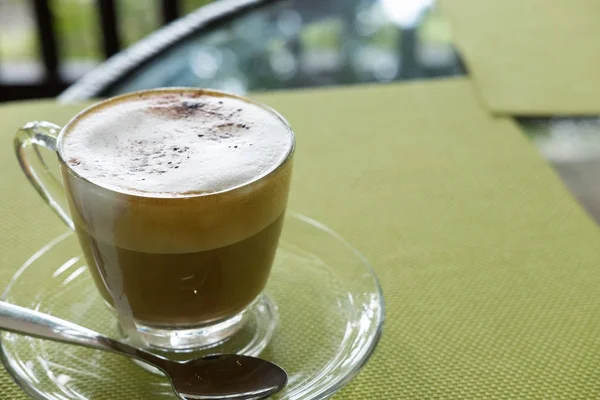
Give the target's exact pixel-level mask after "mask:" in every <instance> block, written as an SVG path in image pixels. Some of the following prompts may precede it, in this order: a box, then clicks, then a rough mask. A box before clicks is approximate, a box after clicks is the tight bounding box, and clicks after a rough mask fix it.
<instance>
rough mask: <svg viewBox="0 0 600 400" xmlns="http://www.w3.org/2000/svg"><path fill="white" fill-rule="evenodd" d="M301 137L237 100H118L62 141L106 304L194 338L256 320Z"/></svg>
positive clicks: (190, 93) (68, 179)
mask: <svg viewBox="0 0 600 400" xmlns="http://www.w3.org/2000/svg"><path fill="white" fill-rule="evenodd" d="M293 149H294V137H293V134H292V132H291V130H290V129H289V126H288V125H287V123H286V122H285V121H284V120H283V119H282V118H281V117H280V116H279V115H278V114H276V113H275V112H274V111H272V110H270V109H267V108H265V107H263V106H260V105H257V104H254V103H252V102H250V101H248V100H244V99H242V98H238V97H236V96H233V95H225V94H222V93H217V92H210V91H202V90H190V89H166V90H156V91H149V92H143V93H134V94H131V95H125V96H121V97H117V98H116V99H113V100H109V101H106V102H103V103H101V104H100V105H97V106H95V107H92V108H90V109H88V110H87V111H85V112H83V113H82V114H81V115H79V116H78V117H77V118H76V119H75V120H73V121H72V122H71V123H70V124H69V125H68V126H67V127H66V128H65V132H64V134H63V135H62V137H61V140H60V141H59V155H60V157H61V158H62V160H63V162H64V163H65V166H63V168H62V174H63V179H64V182H65V186H66V189H67V190H66V192H67V194H68V200H69V205H70V209H71V214H72V217H73V221H74V223H75V228H76V232H77V234H78V237H79V240H80V243H81V246H82V248H83V252H84V255H85V257H86V259H87V262H88V264H89V266H90V270H91V272H92V275H93V276H94V278H95V281H96V284H97V286H98V288H99V290H100V293H101V294H102V295H103V297H104V298H105V299H106V300H107V302H108V303H110V304H111V305H113V306H115V307H116V308H117V311H119V312H122V310H123V308H124V307H127V310H128V312H130V313H131V315H132V316H133V318H134V319H135V320H136V322H138V323H139V324H142V325H144V326H150V327H160V328H187V327H196V326H203V325H208V324H212V323H215V322H218V321H221V320H225V319H227V318H230V317H232V316H234V315H236V314H237V313H239V312H241V311H243V310H244V309H246V308H247V307H248V306H249V305H250V304H251V303H252V302H253V301H254V300H255V299H256V298H257V296H258V295H259V294H260V293H261V291H262V290H263V288H264V286H265V283H266V281H267V277H268V275H269V271H270V268H271V264H272V262H273V258H274V255H275V250H276V247H277V242H278V239H279V234H280V231H281V227H282V223H283V218H284V213H285V208H286V203H287V197H288V191H289V184H290V178H291V168H292V162H291V161H292V153H293Z"/></svg>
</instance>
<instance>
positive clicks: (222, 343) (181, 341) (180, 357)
mask: <svg viewBox="0 0 600 400" xmlns="http://www.w3.org/2000/svg"><path fill="white" fill-rule="evenodd" d="M277 322H278V314H277V306H276V305H275V303H273V302H272V301H271V299H270V298H269V297H268V296H265V295H261V296H260V297H259V298H258V299H257V300H256V301H255V302H254V303H253V304H252V305H251V306H250V307H248V308H247V309H246V310H244V311H242V312H241V313H239V314H237V315H234V316H233V317H231V318H229V319H227V320H224V321H220V322H218V323H216V324H213V325H210V326H202V327H198V328H195V329H157V328H152V327H147V326H143V325H139V324H136V327H137V331H136V332H135V333H134V335H135V336H136V339H135V342H136V343H133V342H132V344H134V345H136V346H140V347H144V348H145V349H146V350H147V351H150V352H152V353H155V354H158V355H162V356H164V357H166V358H169V359H172V360H175V361H186V360H191V359H194V358H198V357H203V356H206V355H208V354H212V353H238V354H243V355H249V356H258V355H259V354H260V353H261V352H262V351H263V350H264V348H265V347H266V346H267V344H268V343H269V341H270V340H271V338H272V336H273V333H274V332H275V329H276V327H277ZM118 328H119V329H118V331H119V335H120V336H121V340H122V341H124V342H131V339H130V338H131V336H130V335H127V334H126V333H125V332H124V330H123V329H122V327H121V326H120V325H119V326H118ZM136 364H138V365H140V366H141V367H143V368H144V369H146V370H147V371H150V372H154V373H159V371H158V370H157V369H155V368H153V367H151V366H149V365H147V364H144V363H142V362H137V361H136Z"/></svg>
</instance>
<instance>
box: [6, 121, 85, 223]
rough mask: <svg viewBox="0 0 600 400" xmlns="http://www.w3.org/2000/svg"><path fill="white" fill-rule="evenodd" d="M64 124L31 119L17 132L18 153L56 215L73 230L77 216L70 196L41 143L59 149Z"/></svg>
mask: <svg viewBox="0 0 600 400" xmlns="http://www.w3.org/2000/svg"><path fill="white" fill-rule="evenodd" d="M60 130H61V128H60V126H58V125H55V124H52V123H50V122H43V121H40V122H30V123H28V124H26V125H25V126H23V127H22V128H21V129H19V131H18V132H17V136H15V153H16V154H17V159H18V160H19V164H20V165H21V169H23V172H24V173H25V175H26V176H27V179H29V182H31V184H32V185H33V187H34V188H35V190H37V192H38V193H39V194H40V196H42V198H43V199H44V200H45V201H46V203H48V205H49V206H50V207H51V208H52V210H54V212H55V213H56V215H58V216H59V218H60V219H61V220H62V221H63V222H64V223H65V224H67V226H68V227H69V228H71V229H72V230H74V229H75V226H74V225H73V220H72V219H71V217H70V216H69V213H68V212H67V209H68V207H67V199H66V196H65V192H64V188H63V186H62V183H61V182H60V180H59V179H58V178H57V177H56V176H55V175H54V174H53V173H52V171H50V168H48V165H47V164H46V162H45V161H44V159H43V157H42V155H41V154H40V152H39V147H40V146H41V147H45V148H47V149H50V150H52V151H54V152H56V151H57V147H56V142H57V139H58V134H59V133H60Z"/></svg>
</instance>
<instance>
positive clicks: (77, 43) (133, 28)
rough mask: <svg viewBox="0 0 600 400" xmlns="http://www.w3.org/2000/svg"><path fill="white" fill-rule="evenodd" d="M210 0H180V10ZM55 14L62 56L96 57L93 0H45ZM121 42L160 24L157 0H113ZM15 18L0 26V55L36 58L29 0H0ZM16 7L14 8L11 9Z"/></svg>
mask: <svg viewBox="0 0 600 400" xmlns="http://www.w3.org/2000/svg"><path fill="white" fill-rule="evenodd" d="M210 1H211V0H181V13H182V14H184V15H185V14H187V13H189V12H192V11H194V10H196V9H197V8H199V7H202V6H203V5H206V4H207V3H209V2H210ZM49 2H50V7H51V10H52V13H53V15H54V17H55V26H56V32H57V35H58V38H57V39H58V42H59V46H60V52H61V56H62V58H63V59H66V60H100V59H101V57H102V53H101V45H100V43H101V40H100V35H101V28H100V22H99V18H98V11H97V5H96V0H49ZM116 4H117V13H118V19H119V21H118V25H119V32H120V34H121V39H122V46H123V47H127V46H129V45H131V44H132V43H135V42H137V41H138V40H140V39H141V38H143V37H144V36H146V35H148V34H149V33H151V32H152V31H154V30H156V29H157V28H159V27H160V26H161V17H160V2H159V1H158V0H116ZM3 7H6V8H7V9H8V7H10V9H11V11H12V14H14V15H16V16H17V18H18V19H19V21H17V22H15V23H14V25H12V24H11V26H6V25H3V26H0V59H3V60H32V59H36V58H37V53H38V49H37V40H36V32H35V25H34V22H33V12H32V11H31V9H30V7H31V2H30V1H29V0H0V12H1V11H2V8H3ZM15 11H16V12H15Z"/></svg>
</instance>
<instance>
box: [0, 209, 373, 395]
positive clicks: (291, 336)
mask: <svg viewBox="0 0 600 400" xmlns="http://www.w3.org/2000/svg"><path fill="white" fill-rule="evenodd" d="M265 293H266V295H265V296H264V297H263V299H261V300H260V301H259V302H257V304H256V305H255V307H254V309H253V311H252V313H250V316H249V322H248V324H247V326H246V327H245V328H244V329H242V332H241V333H240V334H238V335H236V336H235V337H234V338H232V339H230V340H228V341H226V342H224V343H222V344H219V345H217V346H216V347H213V348H211V349H209V350H207V351H208V352H210V353H215V352H233V351H236V352H241V353H245V354H253V355H260V356H261V357H262V358H265V359H268V360H271V361H273V362H275V363H277V364H279V365H280V366H282V367H283V368H284V369H285V370H286V371H287V372H288V374H289V383H288V385H287V387H286V388H285V389H284V390H283V391H282V392H281V393H279V394H278V395H277V396H275V398H276V399H290V400H292V399H302V400H309V399H323V398H327V397H329V396H330V395H331V394H332V393H334V392H335V391H337V390H339V389H340V388H341V387H342V386H344V385H345V384H346V383H348V382H349V381H350V379H351V378H352V377H353V376H354V375H355V374H356V373H357V372H358V371H359V369H360V368H361V367H362V366H363V365H364V364H365V362H366V361H367V359H368V358H369V357H370V355H371V354H372V353H373V350H374V349H375V347H376V345H377V342H378V340H379V337H380V334H381V327H382V323H383V296H382V293H381V289H380V287H379V284H378V282H377V278H376V276H375V274H374V273H373V270H372V269H371V267H370V266H369V264H368V262H367V261H366V260H365V259H364V257H363V256H361V254H360V253H359V252H358V251H357V250H356V249H354V248H353V247H351V246H350V245H349V244H348V243H347V242H346V241H344V239H342V238H341V237H340V236H339V235H338V234H337V233H335V232H333V231H332V230H330V229H328V228H327V227H325V226H323V225H322V224H320V223H319V222H316V221H314V220H312V219H310V218H307V217H304V216H301V215H297V214H291V215H289V216H288V218H287V219H286V222H285V226H284V230H283V233H282V237H281V243H280V247H279V249H278V252H277V257H276V260H275V264H274V266H273V271H272V274H271V276H270V278H269V283H268V285H267V289H266V292H265ZM3 300H5V301H8V302H10V303H14V304H18V305H20V306H24V307H29V308H32V309H35V310H38V311H41V312H44V313H49V314H52V315H55V316H58V317H60V318H64V319H66V320H69V321H73V322H75V323H77V324H79V325H82V326H85V327H88V328H91V329H93V330H96V331H98V332H100V333H103V334H106V335H108V336H111V337H115V338H116V337H118V336H119V334H118V329H117V324H116V322H115V318H114V316H113V315H112V314H111V312H110V311H109V310H108V308H107V307H106V306H105V305H104V304H103V301H102V300H101V298H100V296H99V294H98V293H97V292H96V288H95V286H94V284H93V282H92V278H91V277H90V275H89V272H88V271H87V267H86V266H85V263H84V260H83V258H82V257H81V255H80V250H79V247H78V243H77V240H76V238H75V235H73V234H72V233H66V234H64V235H62V236H60V237H58V238H56V239H54V240H53V241H51V242H50V243H48V244H47V245H46V246H44V247H43V248H41V249H40V250H38V251H37V252H36V253H35V254H34V255H32V256H31V258H29V260H27V261H26V262H25V264H24V265H23V266H22V267H21V268H20V269H19V271H18V272H17V273H16V274H15V276H14V278H13V280H12V282H11V283H10V285H9V286H8V287H7V289H6V290H5V292H4V295H3ZM265 315H267V316H268V318H269V319H270V320H275V321H276V322H277V323H276V324H275V325H276V328H275V329H261V327H260V325H261V324H262V323H260V322H259V323H257V321H260V320H261V318H263V317H264V316H265ZM0 356H1V357H2V361H3V362H4V364H5V366H6V368H7V370H8V371H9V373H10V374H11V375H12V377H13V378H14V380H15V382H17V384H18V385H20V386H21V387H22V388H23V390H25V392H27V393H28V394H29V395H31V396H32V397H34V398H36V399H44V400H71V399H73V400H86V399H93V400H108V399H110V400H118V399H127V400H131V399H144V400H154V399H163V400H167V399H176V398H177V397H176V396H175V395H174V394H173V393H172V391H171V389H170V386H169V384H168V382H167V380H166V378H164V377H163V376H160V375H156V374H152V373H150V372H147V371H145V370H143V369H142V368H140V367H139V366H137V365H136V364H134V363H133V362H132V361H131V360H130V359H127V358H125V357H121V356H118V355H114V354H110V353H106V352H102V351H96V350H92V349H86V348H82V347H77V346H73V345H65V344H61V343H55V342H50V341H45V340H40V339H35V338H31V337H26V336H21V335H16V334H12V333H7V332H3V333H2V334H1V335H0Z"/></svg>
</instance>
